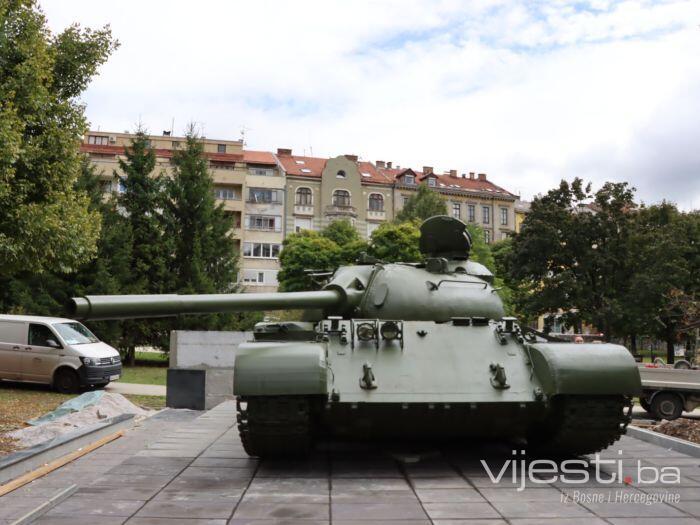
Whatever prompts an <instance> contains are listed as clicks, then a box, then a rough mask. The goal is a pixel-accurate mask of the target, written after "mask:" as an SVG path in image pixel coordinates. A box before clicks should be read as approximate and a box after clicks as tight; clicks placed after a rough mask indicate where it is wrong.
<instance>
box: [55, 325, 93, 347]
mask: <svg viewBox="0 0 700 525" xmlns="http://www.w3.org/2000/svg"><path fill="white" fill-rule="evenodd" d="M53 327H54V328H55V329H56V331H57V332H58V333H59V334H61V337H62V338H63V340H64V341H65V342H66V343H68V344H69V345H85V344H89V343H99V342H100V340H99V339H98V338H97V337H95V334H93V333H92V332H91V331H90V330H88V329H87V328H86V327H85V326H83V325H82V324H80V323H79V322H77V321H73V322H70V323H58V324H55V325H53Z"/></svg>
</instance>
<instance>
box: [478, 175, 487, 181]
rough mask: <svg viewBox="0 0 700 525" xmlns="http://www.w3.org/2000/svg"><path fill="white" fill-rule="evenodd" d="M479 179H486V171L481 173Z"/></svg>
mask: <svg viewBox="0 0 700 525" xmlns="http://www.w3.org/2000/svg"><path fill="white" fill-rule="evenodd" d="M479 180H480V181H481V182H484V181H485V180H486V173H479Z"/></svg>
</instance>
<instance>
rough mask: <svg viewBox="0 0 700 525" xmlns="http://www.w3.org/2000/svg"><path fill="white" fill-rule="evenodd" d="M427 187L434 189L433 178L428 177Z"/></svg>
mask: <svg viewBox="0 0 700 525" xmlns="http://www.w3.org/2000/svg"><path fill="white" fill-rule="evenodd" d="M428 186H430V187H433V188H434V187H435V177H428Z"/></svg>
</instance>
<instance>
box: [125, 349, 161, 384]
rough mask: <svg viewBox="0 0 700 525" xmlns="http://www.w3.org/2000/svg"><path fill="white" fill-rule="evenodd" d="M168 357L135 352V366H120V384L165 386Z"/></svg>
mask: <svg viewBox="0 0 700 525" xmlns="http://www.w3.org/2000/svg"><path fill="white" fill-rule="evenodd" d="M167 371H168V355H167V354H161V353H157V352H136V366H126V365H122V377H121V378H119V381H121V382H122V383H141V384H144V385H165V376H166V374H167Z"/></svg>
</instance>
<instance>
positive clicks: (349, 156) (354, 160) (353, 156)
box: [345, 155, 357, 162]
mask: <svg viewBox="0 0 700 525" xmlns="http://www.w3.org/2000/svg"><path fill="white" fill-rule="evenodd" d="M345 158H346V159H348V160H350V161H352V162H357V155H345Z"/></svg>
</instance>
